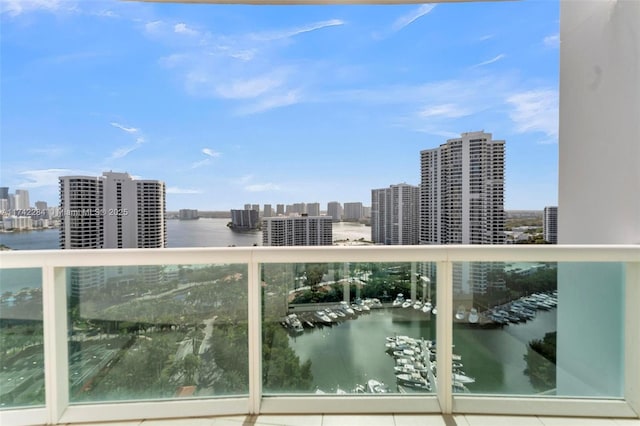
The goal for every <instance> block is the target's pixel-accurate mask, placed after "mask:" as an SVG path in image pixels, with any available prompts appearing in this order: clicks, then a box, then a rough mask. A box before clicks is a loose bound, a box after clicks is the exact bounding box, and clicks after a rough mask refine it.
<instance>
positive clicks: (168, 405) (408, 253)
mask: <svg viewBox="0 0 640 426" xmlns="http://www.w3.org/2000/svg"><path fill="white" fill-rule="evenodd" d="M475 261H484V262H518V261H520V262H527V261H528V262H621V263H624V264H625V265H626V273H625V277H626V283H625V284H626V285H625V292H626V293H625V296H626V297H625V299H626V313H625V315H626V318H625V319H626V323H625V331H624V333H625V348H624V351H625V370H624V371H625V377H626V380H625V390H624V397H623V398H621V399H619V400H617V399H592V398H589V399H586V398H584V399H583V398H562V397H548V398H547V397H535V398H534V397H518V396H502V395H496V396H488V395H481V396H464V395H460V394H455V395H454V394H452V392H451V383H450V381H451V378H450V377H449V376H448V375H446V374H440V375H439V377H438V381H439V386H438V394H437V395H433V396H430V395H420V396H408V395H402V396H396V395H393V396H377V395H376V396H368V397H367V396H348V397H339V396H330V397H322V398H318V397H315V396H264V395H263V394H262V383H261V377H262V376H261V347H262V345H261V335H262V333H261V328H262V315H261V300H260V298H261V293H260V288H261V286H260V264H263V263H325V262H435V263H436V265H437V272H438V274H437V275H438V280H437V283H436V286H437V300H436V303H437V306H438V308H439V309H440V310H441V312H453V293H452V286H451V282H452V265H453V263H454V262H475ZM219 263H239V264H246V265H247V267H248V285H249V289H248V290H249V291H248V300H247V303H248V315H249V317H248V322H249V377H250V379H249V395H247V396H240V397H228V398H208V399H193V400H161V401H131V402H111V401H110V402H105V403H97V404H82V405H76V404H74V405H70V404H69V395H68V386H67V383H68V380H67V379H68V377H67V376H68V365H67V361H68V357H67V337H66V336H67V320H66V315H67V312H66V285H65V282H66V279H65V273H66V268H68V267H86V266H129V265H134V266H135V265H180V264H189V265H191V264H219ZM0 268H2V269H7V268H41V269H42V271H43V274H42V278H43V283H42V290H43V318H44V345H45V386H46V406H45V407H38V408H22V409H11V410H3V411H0V423H2V424H16V425H18V424H43V423H47V424H49V423H53V424H55V423H76V422H96V421H122V420H132V419H142V418H146V419H151V418H175V417H202V416H216V415H230V414H271V413H290V414H294V413H295V414H315V413H368V414H370V413H380V414H382V413H410V412H411V413H415V412H421V413H443V414H450V413H483V414H511V415H540V414H545V415H561V416H591V417H621V418H622V417H626V418H638V417H639V414H638V413H640V310H638V309H637V306H638V303H640V245H629V246H607V245H605V246H562V245H558V246H453V245H449V246H370V247H334V246H332V247H277V248H272V247H250V248H242V247H235V248H176V249H122V250H68V251H66V250H42V251H8V252H2V253H0ZM436 331H437V336H438V341H439V344H438V348H440V349H439V350H438V353H437V362H438V365H439V366H441V367H442V371H447V370H450V368H451V361H452V360H451V350H448V351H447V350H442V348H450V347H451V344H452V341H453V339H452V333H453V319H452V316H451V315H438V316H437V317H436Z"/></svg>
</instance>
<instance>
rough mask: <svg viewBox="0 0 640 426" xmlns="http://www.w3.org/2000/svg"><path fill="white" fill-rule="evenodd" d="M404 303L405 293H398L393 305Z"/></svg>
mask: <svg viewBox="0 0 640 426" xmlns="http://www.w3.org/2000/svg"><path fill="white" fill-rule="evenodd" d="M403 303H404V295H403V294H402V293H398V295H397V296H396V299H395V300H394V301H393V303H392V305H393V306H402V304H403Z"/></svg>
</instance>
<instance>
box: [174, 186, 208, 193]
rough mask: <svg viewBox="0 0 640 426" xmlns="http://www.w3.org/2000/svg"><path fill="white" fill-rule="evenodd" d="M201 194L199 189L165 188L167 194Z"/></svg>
mask: <svg viewBox="0 0 640 426" xmlns="http://www.w3.org/2000/svg"><path fill="white" fill-rule="evenodd" d="M202 192H203V191H202V190H201V189H188V188H179V187H177V186H170V187H168V188H167V194H202Z"/></svg>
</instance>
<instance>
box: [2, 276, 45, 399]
mask: <svg viewBox="0 0 640 426" xmlns="http://www.w3.org/2000/svg"><path fill="white" fill-rule="evenodd" d="M0 366H1V367H0V409H9V408H16V407H34V406H43V405H44V403H45V388H44V339H43V322H42V270H41V269H40V268H16V269H0Z"/></svg>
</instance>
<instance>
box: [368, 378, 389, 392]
mask: <svg viewBox="0 0 640 426" xmlns="http://www.w3.org/2000/svg"><path fill="white" fill-rule="evenodd" d="M367 390H368V391H369V392H370V393H388V392H389V387H388V386H387V385H385V384H384V383H383V382H380V381H378V380H375V379H369V381H368V382H367Z"/></svg>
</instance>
